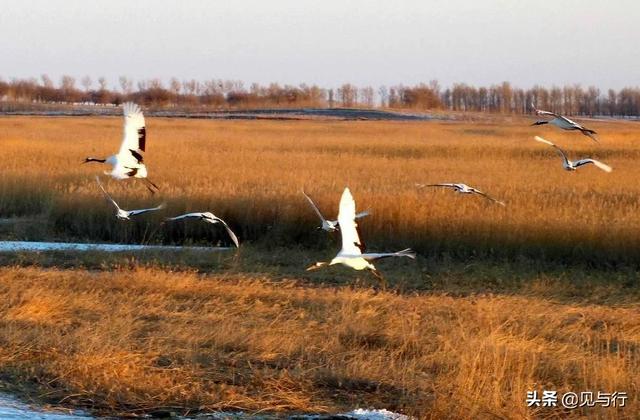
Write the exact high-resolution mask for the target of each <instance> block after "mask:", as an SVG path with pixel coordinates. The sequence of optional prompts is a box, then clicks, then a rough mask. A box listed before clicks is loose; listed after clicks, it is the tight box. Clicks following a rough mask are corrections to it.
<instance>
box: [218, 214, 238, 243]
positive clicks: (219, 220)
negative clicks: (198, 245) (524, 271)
mask: <svg viewBox="0 0 640 420" xmlns="http://www.w3.org/2000/svg"><path fill="white" fill-rule="evenodd" d="M215 219H216V220H217V221H218V222H219V223H222V226H224V228H225V229H226V230H227V233H228V234H229V237H230V238H231V240H232V241H233V243H234V244H235V246H236V248H239V247H240V242H239V241H238V237H237V236H236V234H235V233H233V231H232V230H231V228H230V227H229V225H228V224H227V223H226V222H225V221H224V220H222V219H221V218H219V217H218V216H215Z"/></svg>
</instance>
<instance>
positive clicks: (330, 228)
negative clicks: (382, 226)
mask: <svg viewBox="0 0 640 420" xmlns="http://www.w3.org/2000/svg"><path fill="white" fill-rule="evenodd" d="M302 194H303V195H304V196H305V198H306V199H307V201H308V202H309V205H310V206H311V208H312V209H313V210H314V211H315V212H316V214H317V215H318V217H319V218H320V222H321V223H322V226H320V229H322V230H325V231H327V232H335V231H336V230H338V227H339V226H340V224H339V223H338V221H337V220H327V219H325V217H324V216H323V215H322V213H321V212H320V210H319V209H318V206H316V203H314V202H313V200H312V199H311V197H309V196H308V195H307V194H306V193H305V192H304V191H302ZM369 214H371V213H370V212H369V211H368V210H366V211H363V212H360V213H358V214H356V219H360V218H362V217H365V216H368V215H369Z"/></svg>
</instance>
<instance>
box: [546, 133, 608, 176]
mask: <svg viewBox="0 0 640 420" xmlns="http://www.w3.org/2000/svg"><path fill="white" fill-rule="evenodd" d="M534 139H535V140H536V141H539V142H540V143H544V144H548V145H549V146H552V147H553V148H555V149H556V151H557V152H558V153H559V154H560V156H561V157H562V167H563V168H564V169H565V170H566V171H575V170H576V169H578V168H579V167H580V166H583V165H588V164H594V165H596V166H597V167H598V168H600V169H602V170H603V171H605V172H611V171H612V170H613V169H611V166H609V165H606V164H604V163H602V162H600V161H599V160H595V159H590V158H587V159H580V160H576V161H571V160H569V158H568V157H567V155H566V153H565V152H564V150H562V149H561V148H559V147H558V146H556V145H555V144H553V143H551V142H550V141H549V140H545V139H543V138H542V137H540V136H535V137H534Z"/></svg>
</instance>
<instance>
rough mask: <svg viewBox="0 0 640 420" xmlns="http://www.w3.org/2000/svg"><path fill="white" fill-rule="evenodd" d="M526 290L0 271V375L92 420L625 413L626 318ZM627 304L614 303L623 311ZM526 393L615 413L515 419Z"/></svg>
mask: <svg viewBox="0 0 640 420" xmlns="http://www.w3.org/2000/svg"><path fill="white" fill-rule="evenodd" d="M549 281H550V280H549V279H546V278H544V277H539V278H537V279H534V280H532V281H531V284H530V287H531V289H530V292H529V293H528V294H526V295H475V296H465V297H454V296H450V295H447V294H441V293H436V294H423V295H401V294H396V293H390V292H379V293H375V292H372V291H371V290H366V289H358V288H348V287H343V288H323V287H308V285H304V284H300V283H299V282H297V281H295V280H292V279H285V280H283V281H280V282H278V283H274V282H273V281H272V280H271V279H270V278H269V277H252V278H249V277H247V276H242V275H236V274H216V275H200V274H197V273H194V272H181V273H176V272H170V271H166V270H158V269H145V268H139V269H122V270H116V271H113V272H97V271H83V270H58V269H49V270H41V269H36V268H4V269H2V270H0V293H1V294H2V296H3V299H2V300H1V301H0V378H2V380H3V381H4V382H8V383H10V384H13V387H12V388H10V389H11V390H13V391H18V392H19V393H20V394H21V395H31V396H34V397H37V398H38V399H39V400H45V401H50V402H59V401H63V402H65V403H67V404H73V405H80V406H86V407H90V408H93V409H94V410H97V411H98V412H102V413H110V414H113V413H128V414H134V413H141V412H148V411H154V410H155V411H157V410H159V409H164V410H173V411H176V412H196V411H200V410H205V411H207V410H219V409H224V410H244V411H249V412H254V411H267V412H309V411H312V412H338V411H340V410H349V409H352V408H353V407H357V406H360V407H378V408H387V409H390V410H395V411H397V412H404V413H406V414H409V415H412V416H415V417H418V418H434V419H440V418H451V419H461V418H468V419H480V418H514V419H526V418H531V419H533V418H565V417H576V418H577V417H581V416H585V417H589V418H595V417H599V418H625V417H626V418H632V417H633V416H634V415H633V414H632V413H636V414H637V413H638V412H639V411H640V400H639V399H638V391H639V389H638V384H639V383H640V359H639V357H640V350H639V343H640V311H639V310H638V308H637V300H635V305H633V304H631V301H630V300H629V299H625V298H623V299H621V300H620V301H619V302H618V304H617V305H594V304H576V303H561V302H557V301H554V300H553V299H549V298H548V296H547V297H545V293H546V292H548V291H549V289H548V286H547V283H549ZM625 306H628V307H625ZM532 389H547V390H557V391H559V392H566V391H577V392H580V391H584V390H594V391H597V390H606V391H610V392H611V391H615V390H618V391H623V390H624V391H626V392H628V393H629V396H630V399H629V401H627V406H626V408H624V409H615V408H608V409H607V408H584V409H580V410H574V411H566V410H564V411H563V410H562V409H560V408H538V409H527V408H526V405H525V403H524V400H525V396H526V392H527V391H529V390H532Z"/></svg>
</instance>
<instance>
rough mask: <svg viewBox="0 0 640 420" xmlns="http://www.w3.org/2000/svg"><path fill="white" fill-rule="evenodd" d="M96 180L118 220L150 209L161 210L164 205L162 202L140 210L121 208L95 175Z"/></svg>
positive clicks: (128, 218)
mask: <svg viewBox="0 0 640 420" xmlns="http://www.w3.org/2000/svg"><path fill="white" fill-rule="evenodd" d="M96 181H97V182H98V186H99V187H100V189H101V190H102V194H104V197H105V198H106V199H107V201H109V202H110V203H111V204H113V207H115V208H116V217H117V218H118V220H131V217H132V216H137V215H139V214H142V213H148V212H150V211H157V210H161V209H163V208H164V207H165V204H164V203H162V204H160V205H159V206H156V207H153V208H150V209H141V210H124V209H121V208H120V206H119V205H118V203H116V201H115V200H114V199H113V198H112V197H111V195H109V193H108V192H107V191H106V190H105V189H104V187H103V186H102V183H101V182H100V178H99V177H98V176H96Z"/></svg>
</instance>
